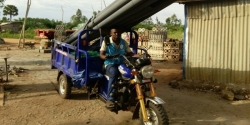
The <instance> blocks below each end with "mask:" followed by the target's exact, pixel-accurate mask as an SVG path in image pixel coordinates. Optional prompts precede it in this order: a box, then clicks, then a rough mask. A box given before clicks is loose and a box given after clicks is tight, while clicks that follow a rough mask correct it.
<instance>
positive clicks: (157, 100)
mask: <svg viewBox="0 0 250 125" xmlns="http://www.w3.org/2000/svg"><path fill="white" fill-rule="evenodd" d="M145 100H146V105H147V104H148V102H149V101H151V102H152V103H154V104H156V105H160V104H164V103H165V102H164V101H163V100H162V99H161V98H159V97H146V98H145ZM139 110H140V103H139V101H138V103H137V104H136V106H135V109H134V111H133V116H132V119H138V118H139Z"/></svg>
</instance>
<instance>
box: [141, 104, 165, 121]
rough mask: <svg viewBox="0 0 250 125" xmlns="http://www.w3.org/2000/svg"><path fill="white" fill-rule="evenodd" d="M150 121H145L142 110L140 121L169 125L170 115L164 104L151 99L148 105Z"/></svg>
mask: <svg viewBox="0 0 250 125" xmlns="http://www.w3.org/2000/svg"><path fill="white" fill-rule="evenodd" d="M146 111H147V115H148V119H149V122H147V123H146V122H144V120H143V117H142V112H141V110H140V121H141V123H142V125H169V122H168V116H167V113H166V111H165V109H164V108H163V106H162V105H155V104H153V103H152V102H150V101H149V103H148V105H147V106H146Z"/></svg>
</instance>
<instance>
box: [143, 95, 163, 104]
mask: <svg viewBox="0 0 250 125" xmlns="http://www.w3.org/2000/svg"><path fill="white" fill-rule="evenodd" d="M148 101H151V102H153V103H154V104H156V105H159V104H164V103H165V102H164V101H163V100H162V99H161V98H159V97H153V98H151V97H147V98H146V102H147V104H148Z"/></svg>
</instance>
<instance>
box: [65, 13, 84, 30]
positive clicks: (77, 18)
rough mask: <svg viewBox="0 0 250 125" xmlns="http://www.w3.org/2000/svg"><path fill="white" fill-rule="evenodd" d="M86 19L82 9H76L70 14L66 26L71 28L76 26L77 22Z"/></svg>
mask: <svg viewBox="0 0 250 125" xmlns="http://www.w3.org/2000/svg"><path fill="white" fill-rule="evenodd" d="M87 21H88V19H87V17H86V16H84V15H82V11H81V10H80V9H77V11H76V14H75V15H72V16H71V20H70V23H68V26H67V27H68V28H69V29H72V28H73V27H75V26H77V24H79V23H85V22H87Z"/></svg>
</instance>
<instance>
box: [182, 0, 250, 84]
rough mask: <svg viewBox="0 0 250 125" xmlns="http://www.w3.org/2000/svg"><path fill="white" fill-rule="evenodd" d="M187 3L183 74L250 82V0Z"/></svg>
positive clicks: (195, 78) (185, 76)
mask: <svg viewBox="0 0 250 125" xmlns="http://www.w3.org/2000/svg"><path fill="white" fill-rule="evenodd" d="M179 2H184V4H185V32H184V40H183V42H184V50H183V51H184V53H183V54H184V55H183V68H184V70H183V76H184V78H186V79H193V80H205V81H215V82H222V83H247V84H250V31H249V29H250V0H217V1H211V0H209V1H204V0H203V1H201V0H200V1H197V0H195V1H194V0H180V1H179Z"/></svg>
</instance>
